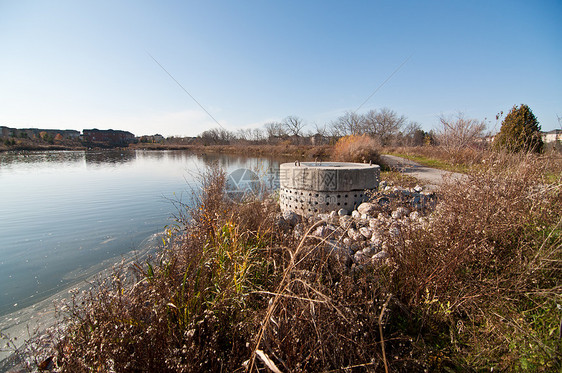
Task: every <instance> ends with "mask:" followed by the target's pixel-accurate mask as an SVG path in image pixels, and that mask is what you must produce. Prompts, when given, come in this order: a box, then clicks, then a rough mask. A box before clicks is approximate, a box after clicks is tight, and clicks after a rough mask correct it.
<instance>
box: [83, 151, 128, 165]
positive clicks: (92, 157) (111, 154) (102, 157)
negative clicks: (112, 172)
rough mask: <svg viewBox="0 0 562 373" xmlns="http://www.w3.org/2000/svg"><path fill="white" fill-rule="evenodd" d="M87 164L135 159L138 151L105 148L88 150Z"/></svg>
mask: <svg viewBox="0 0 562 373" xmlns="http://www.w3.org/2000/svg"><path fill="white" fill-rule="evenodd" d="M84 155H85V159H86V164H97V165H99V164H102V163H109V164H116V163H127V162H131V161H134V160H135V159H136V157H137V153H136V152H135V151H134V150H132V151H131V150H103V151H86V152H85V154H84Z"/></svg>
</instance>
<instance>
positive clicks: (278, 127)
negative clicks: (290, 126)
mask: <svg viewBox="0 0 562 373" xmlns="http://www.w3.org/2000/svg"><path fill="white" fill-rule="evenodd" d="M264 128H265V134H266V136H267V140H268V141H269V142H270V143H275V142H278V141H279V140H281V139H285V138H287V137H288V136H289V135H288V134H287V131H286V129H285V125H284V124H283V123H279V122H269V123H266V124H264Z"/></svg>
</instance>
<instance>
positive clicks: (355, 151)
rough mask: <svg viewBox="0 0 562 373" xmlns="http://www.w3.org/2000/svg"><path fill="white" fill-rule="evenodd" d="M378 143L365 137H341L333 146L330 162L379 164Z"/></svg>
mask: <svg viewBox="0 0 562 373" xmlns="http://www.w3.org/2000/svg"><path fill="white" fill-rule="evenodd" d="M378 148H379V146H378V143H377V142H376V141H375V140H374V139H373V138H371V137H369V136H367V135H350V136H345V137H342V138H341V139H339V140H338V142H336V144H335V145H334V149H333V153H332V160H334V161H340V162H358V163H368V162H373V163H375V164H378V163H380V159H379V151H378Z"/></svg>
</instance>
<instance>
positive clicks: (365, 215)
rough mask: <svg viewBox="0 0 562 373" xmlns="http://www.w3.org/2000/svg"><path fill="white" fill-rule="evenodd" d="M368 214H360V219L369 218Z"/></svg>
mask: <svg viewBox="0 0 562 373" xmlns="http://www.w3.org/2000/svg"><path fill="white" fill-rule="evenodd" d="M369 218H370V216H369V215H367V214H361V220H369Z"/></svg>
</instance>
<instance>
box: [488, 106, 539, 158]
mask: <svg viewBox="0 0 562 373" xmlns="http://www.w3.org/2000/svg"><path fill="white" fill-rule="evenodd" d="M540 131H541V127H540V126H539V122H538V120H537V118H536V117H535V115H534V114H533V112H532V111H531V109H530V108H529V106H527V105H524V104H522V105H521V106H519V107H518V106H517V105H515V106H513V108H512V109H511V111H510V112H509V113H508V114H507V116H506V117H505V119H504V121H503V123H502V126H501V129H500V132H499V133H498V134H497V135H496V137H495V139H494V146H495V147H496V148H497V149H504V150H507V151H510V152H520V151H524V152H535V153H540V152H541V151H542V150H543V145H544V144H543V141H542V137H541V132H540Z"/></svg>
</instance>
